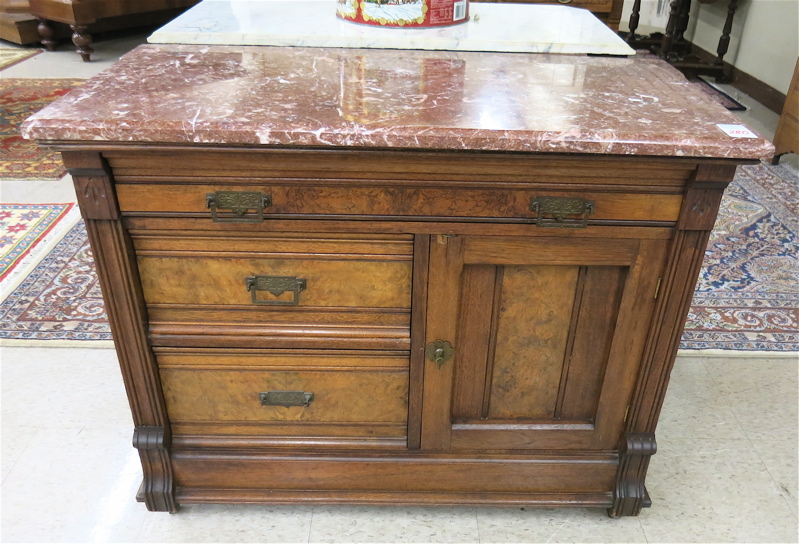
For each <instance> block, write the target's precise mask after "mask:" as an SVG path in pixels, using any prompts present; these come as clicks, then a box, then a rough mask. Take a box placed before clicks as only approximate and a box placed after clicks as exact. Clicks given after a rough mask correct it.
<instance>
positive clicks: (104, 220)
mask: <svg viewBox="0 0 799 544" xmlns="http://www.w3.org/2000/svg"><path fill="white" fill-rule="evenodd" d="M62 156H63V158H64V164H65V166H66V167H67V169H68V170H69V172H70V174H71V175H72V179H73V182H74V184H75V191H76V193H77V197H78V206H79V207H80V210H81V215H82V216H83V219H84V222H85V225H86V233H87V235H88V238H89V243H90V245H91V249H92V254H93V255H94V261H95V265H96V268H97V277H98V278H99V280H100V287H101V289H102V292H103V301H104V303H105V310H106V313H107V314H108V322H109V325H110V327H111V333H112V336H113V338H114V347H115V348H116V353H117V358H118V360H119V367H120V370H121V372H122V379H123V381H124V383H125V391H126V392H127V395H128V402H129V403H130V408H131V413H132V416H133V424H134V427H135V430H134V434H133V446H134V447H135V448H136V449H138V450H139V455H140V457H141V463H142V470H143V472H144V483H143V485H142V495H143V499H144V502H145V503H146V504H147V508H148V509H149V510H158V511H169V512H175V511H177V503H176V502H175V498H174V490H173V482H172V461H171V457H170V453H169V446H170V443H171V431H170V424H169V417H168V415H167V411H166V402H165V400H164V394H163V390H162V388H161V382H160V378H159V374H158V365H157V363H156V359H155V355H154V354H153V351H152V349H151V346H150V341H149V335H148V328H149V320H148V316H147V307H146V304H145V300H144V294H143V292H142V287H141V280H140V278H139V268H138V265H137V263H136V254H135V251H134V247H133V241H132V240H131V237H130V235H129V233H128V231H127V229H126V228H125V225H124V224H123V222H122V216H121V214H120V210H119V204H118V202H117V197H116V189H115V186H114V176H113V172H112V169H111V167H110V166H109V164H108V163H107V161H106V160H105V158H104V157H103V156H102V154H101V153H100V152H97V151H69V150H64V151H62Z"/></svg>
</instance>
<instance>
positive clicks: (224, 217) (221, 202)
mask: <svg viewBox="0 0 799 544" xmlns="http://www.w3.org/2000/svg"><path fill="white" fill-rule="evenodd" d="M271 205H272V195H269V194H263V193H258V192H248V191H216V192H215V193H206V195H205V206H206V207H207V208H208V209H210V210H211V219H212V220H213V222H214V223H262V222H263V220H264V208H268V207H270V206H271ZM223 210H229V211H226V212H225V213H224V214H223V213H222V211H223ZM249 210H252V211H253V213H251V214H247V212H248V211H249Z"/></svg>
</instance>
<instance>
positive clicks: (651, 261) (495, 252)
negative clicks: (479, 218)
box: [421, 236, 666, 450]
mask: <svg viewBox="0 0 799 544" xmlns="http://www.w3.org/2000/svg"><path fill="white" fill-rule="evenodd" d="M665 243H666V242H664V241H662V240H637V239H602V238H600V239H596V238H592V239H588V238H580V237H579V236H569V237H568V238H567V237H565V236H564V237H560V236H553V237H541V238H521V237H514V238H511V237H490V236H454V237H444V236H440V237H434V239H433V240H432V242H431V247H430V264H429V275H430V276H429V277H430V279H429V293H430V295H429V296H430V299H429V302H428V312H427V329H426V340H427V342H428V343H429V342H434V341H436V340H444V341H448V342H451V343H452V344H453V346H454V355H453V358H452V359H451V360H450V361H447V362H444V363H442V364H437V363H435V362H433V361H430V360H426V361H425V370H424V393H423V420H422V442H421V447H422V449H426V450H448V449H452V450H467V449H479V450H486V449H489V450H491V449H494V450H508V449H551V448H557V449H564V448H566V449H613V448H616V447H617V445H618V439H619V436H620V433H621V430H622V426H623V422H624V418H625V410H626V408H627V405H628V402H629V398H630V394H631V391H632V387H633V383H634V380H635V375H636V371H637V368H638V364H639V361H640V359H641V354H642V351H643V349H644V341H645V337H646V332H647V329H648V328H649V322H650V319H651V314H652V310H653V308H654V300H655V297H656V289H657V283H658V277H659V274H660V271H661V269H662V265H663V258H664V254H665V251H664V249H665Z"/></svg>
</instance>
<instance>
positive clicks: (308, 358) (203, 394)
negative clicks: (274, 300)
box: [156, 349, 408, 447]
mask: <svg viewBox="0 0 799 544" xmlns="http://www.w3.org/2000/svg"><path fill="white" fill-rule="evenodd" d="M156 357H157V360H158V366H159V370H160V374H161V382H162V384H163V389H164V398H165V400H166V403H167V411H168V413H169V419H170V421H171V423H172V431H173V434H174V435H175V437H176V438H175V441H176V443H178V444H183V445H189V444H192V445H197V444H201V443H202V444H205V445H219V444H222V443H227V444H228V445H231V444H233V443H235V444H239V445H247V444H249V445H255V446H257V445H261V446H264V445H277V446H281V445H289V446H292V445H293V446H297V445H299V446H302V445H304V444H307V445H313V444H319V445H328V446H347V445H352V444H354V443H362V444H367V445H369V444H371V445H372V446H374V447H405V445H406V434H407V430H406V429H407V420H408V400H407V399H408V355H407V353H402V352H357V351H345V350H342V351H341V352H325V351H314V350H308V351H302V350H299V351H289V350H283V351H281V350H262V351H258V350H228V351H222V350H190V349H189V350H180V349H156ZM203 437H205V438H203Z"/></svg>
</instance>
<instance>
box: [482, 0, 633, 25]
mask: <svg viewBox="0 0 799 544" xmlns="http://www.w3.org/2000/svg"><path fill="white" fill-rule="evenodd" d="M471 1H472V2H496V3H510V4H567V5H569V6H574V7H576V8H583V9H587V10H589V11H591V13H593V14H594V15H596V16H597V18H598V19H599V20H600V21H602V22H603V23H605V24H606V25H608V26H609V27H610V28H612V29H613V30H615V31H616V32H618V30H619V22H620V21H621V11H622V8H623V7H624V0H471Z"/></svg>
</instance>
